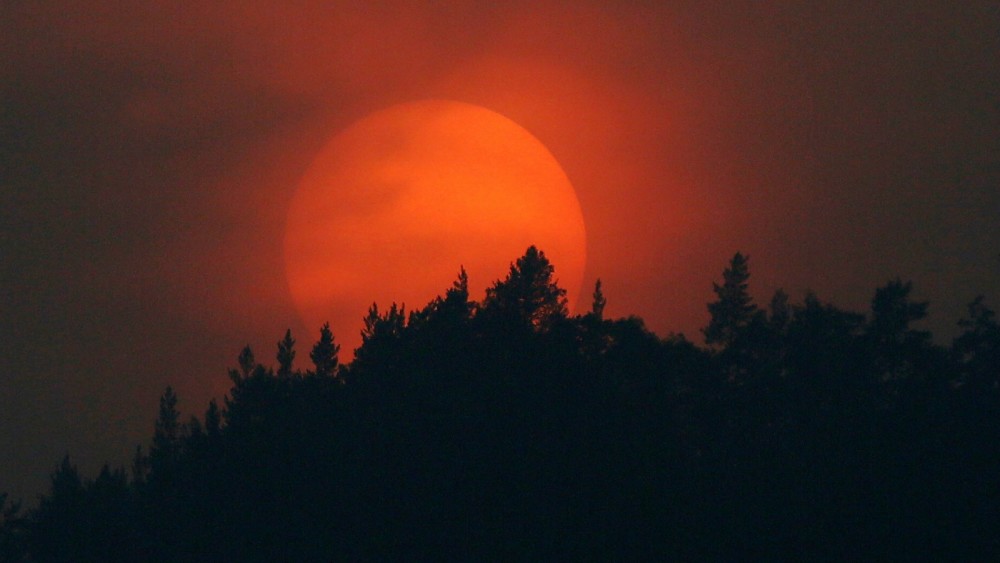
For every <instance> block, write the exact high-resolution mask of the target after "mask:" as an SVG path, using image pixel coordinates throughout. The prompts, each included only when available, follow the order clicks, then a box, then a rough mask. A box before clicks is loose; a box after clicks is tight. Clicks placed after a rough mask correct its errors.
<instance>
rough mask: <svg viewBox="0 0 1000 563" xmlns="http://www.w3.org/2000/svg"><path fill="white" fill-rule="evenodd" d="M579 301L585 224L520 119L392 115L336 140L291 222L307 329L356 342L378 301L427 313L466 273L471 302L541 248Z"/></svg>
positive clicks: (429, 112)
mask: <svg viewBox="0 0 1000 563" xmlns="http://www.w3.org/2000/svg"><path fill="white" fill-rule="evenodd" d="M532 244H534V245H536V246H538V247H539V248H540V249H541V250H543V251H544V252H545V253H546V255H547V256H548V257H549V259H550V260H551V261H552V263H553V264H554V265H555V267H556V277H557V279H559V282H560V285H561V286H562V287H564V288H566V289H567V291H568V297H569V300H570V302H571V306H572V302H573V301H574V300H575V298H576V296H577V295H578V293H579V288H580V284H581V282H582V278H583V271H584V266H585V262H586V236H585V232H584V222H583V216H582V213H581V211H580V205H579V203H578V201H577V198H576V193H575V192H574V190H573V187H572V185H571V184H570V182H569V179H568V178H567V177H566V174H565V173H564V172H563V170H562V168H561V167H560V166H559V163H558V162H557V161H556V160H555V158H554V157H553V156H552V154H551V153H550V152H549V151H548V149H546V148H545V146H544V145H543V144H542V143H541V142H540V141H539V140H538V139H536V138H535V137H534V136H532V135H531V133H529V132H528V131H527V130H525V129H524V128H523V127H521V126H519V125H518V124H516V123H514V122H513V121H511V120H510V119H507V118H506V117H504V116H502V115H500V114H498V113H495V112H493V111H490V110H487V109H485V108H482V107H479V106H474V105H470V104H465V103H459V102H451V101H421V102H413V103H407V104H401V105H397V106H393V107H391V108H389V109H386V110H383V111H380V112H376V113H373V114H371V115H369V116H367V117H365V118H363V119H361V120H360V121H357V122H356V123H354V124H353V125H351V126H350V127H348V128H347V129H346V130H344V131H343V132H341V133H340V134H338V135H337V136H336V137H334V138H333V139H332V140H331V141H330V142H329V143H328V144H327V145H326V146H325V147H324V148H323V149H322V150H321V151H320V153H319V155H318V156H317V157H316V159H315V160H314V162H313V164H312V165H311V167H310V168H309V170H308V171H307V172H306V174H305V176H304V177H303V179H302V181H301V183H300V185H299V188H298V190H297V192H296V194H295V197H294V199H293V201H292V204H291V207H290V209H289V213H288V224H287V228H286V234H285V266H286V274H287V278H288V286H289V289H290V291H291V294H292V297H293V299H294V301H295V303H296V306H297V308H298V310H299V312H300V314H301V316H302V319H303V321H304V323H305V324H306V326H307V327H308V328H309V329H310V330H314V329H315V328H318V326H319V325H320V324H322V322H324V321H329V322H330V323H331V326H332V327H333V329H334V333H335V335H337V338H338V339H339V340H340V341H341V342H342V343H344V345H345V346H344V349H345V350H347V349H350V347H353V346H356V345H357V344H358V341H359V338H358V336H357V331H358V330H359V329H360V326H361V318H362V317H363V315H364V314H365V312H366V310H367V308H368V306H370V305H371V303H372V302H373V301H376V302H378V303H379V304H380V305H388V304H389V303H391V302H397V303H406V305H407V306H408V308H414V307H423V306H424V305H425V304H426V303H427V302H429V301H430V300H431V299H433V298H434V297H435V296H436V295H440V294H442V293H443V292H444V290H445V289H446V288H447V287H448V286H449V285H450V284H451V282H452V281H453V280H454V279H455V277H456V275H457V273H458V270H459V267H460V266H464V267H465V268H466V270H467V271H468V273H469V278H470V290H471V292H472V298H474V299H481V298H482V293H483V291H484V290H485V288H486V287H487V286H488V285H489V284H490V283H492V282H493V281H494V280H496V279H499V278H502V277H504V276H505V275H506V272H507V269H508V267H509V264H510V262H511V261H512V260H514V259H515V258H517V257H519V256H520V255H521V254H523V253H524V250H525V249H526V248H527V247H528V246H530V245H532Z"/></svg>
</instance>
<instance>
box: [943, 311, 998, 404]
mask: <svg viewBox="0 0 1000 563" xmlns="http://www.w3.org/2000/svg"><path fill="white" fill-rule="evenodd" d="M958 326H960V327H962V329H963V331H962V334H960V335H959V336H958V337H956V338H955V340H954V341H953V343H952V353H953V354H954V355H955V358H956V360H957V361H958V362H959V365H960V366H961V375H960V382H961V383H962V384H963V385H965V386H968V387H969V388H970V389H973V390H975V392H978V393H989V394H996V393H998V392H1000V324H998V323H997V318H996V313H994V312H993V310H991V309H990V308H989V307H987V306H986V303H985V298H984V297H983V296H982V295H980V296H978V297H976V299H975V300H973V301H972V303H969V306H968V314H967V316H966V317H965V318H963V319H961V320H959V322H958Z"/></svg>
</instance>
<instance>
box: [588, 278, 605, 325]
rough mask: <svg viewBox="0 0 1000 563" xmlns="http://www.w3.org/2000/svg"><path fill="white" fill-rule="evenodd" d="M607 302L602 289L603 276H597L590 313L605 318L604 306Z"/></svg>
mask: <svg viewBox="0 0 1000 563" xmlns="http://www.w3.org/2000/svg"><path fill="white" fill-rule="evenodd" d="M607 303H608V301H607V299H605V298H604V292H603V291H601V278H597V283H595V284H594V303H593V305H591V306H590V313H591V314H592V315H594V316H595V317H597V318H598V319H604V306H605V305H607Z"/></svg>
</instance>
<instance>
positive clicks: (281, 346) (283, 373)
mask: <svg viewBox="0 0 1000 563" xmlns="http://www.w3.org/2000/svg"><path fill="white" fill-rule="evenodd" d="M331 338H332V336H331ZM321 340H322V338H321ZM294 361H295V339H293V338H292V330H291V329H288V330H286V331H285V337H284V338H282V339H281V340H280V341H278V377H290V376H291V375H292V362H294Z"/></svg>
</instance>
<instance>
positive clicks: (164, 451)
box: [149, 386, 181, 477]
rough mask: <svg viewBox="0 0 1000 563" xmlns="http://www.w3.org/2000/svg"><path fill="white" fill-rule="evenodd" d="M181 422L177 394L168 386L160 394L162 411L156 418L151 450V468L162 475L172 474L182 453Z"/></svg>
mask: <svg viewBox="0 0 1000 563" xmlns="http://www.w3.org/2000/svg"><path fill="white" fill-rule="evenodd" d="M180 446H181V424H180V412H179V411H178V410H177V394H176V393H174V390H173V388H171V387H169V386H168V387H167V389H166V390H165V391H164V392H163V395H162V396H160V413H159V416H157V418H156V425H155V430H154V432H153V445H152V447H151V448H150V450H149V461H150V468H151V470H152V471H153V472H154V474H157V475H159V476H161V477H165V476H167V475H170V474H171V473H172V472H173V467H174V465H175V463H176V461H177V458H178V456H179V455H180V451H179V450H180Z"/></svg>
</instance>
